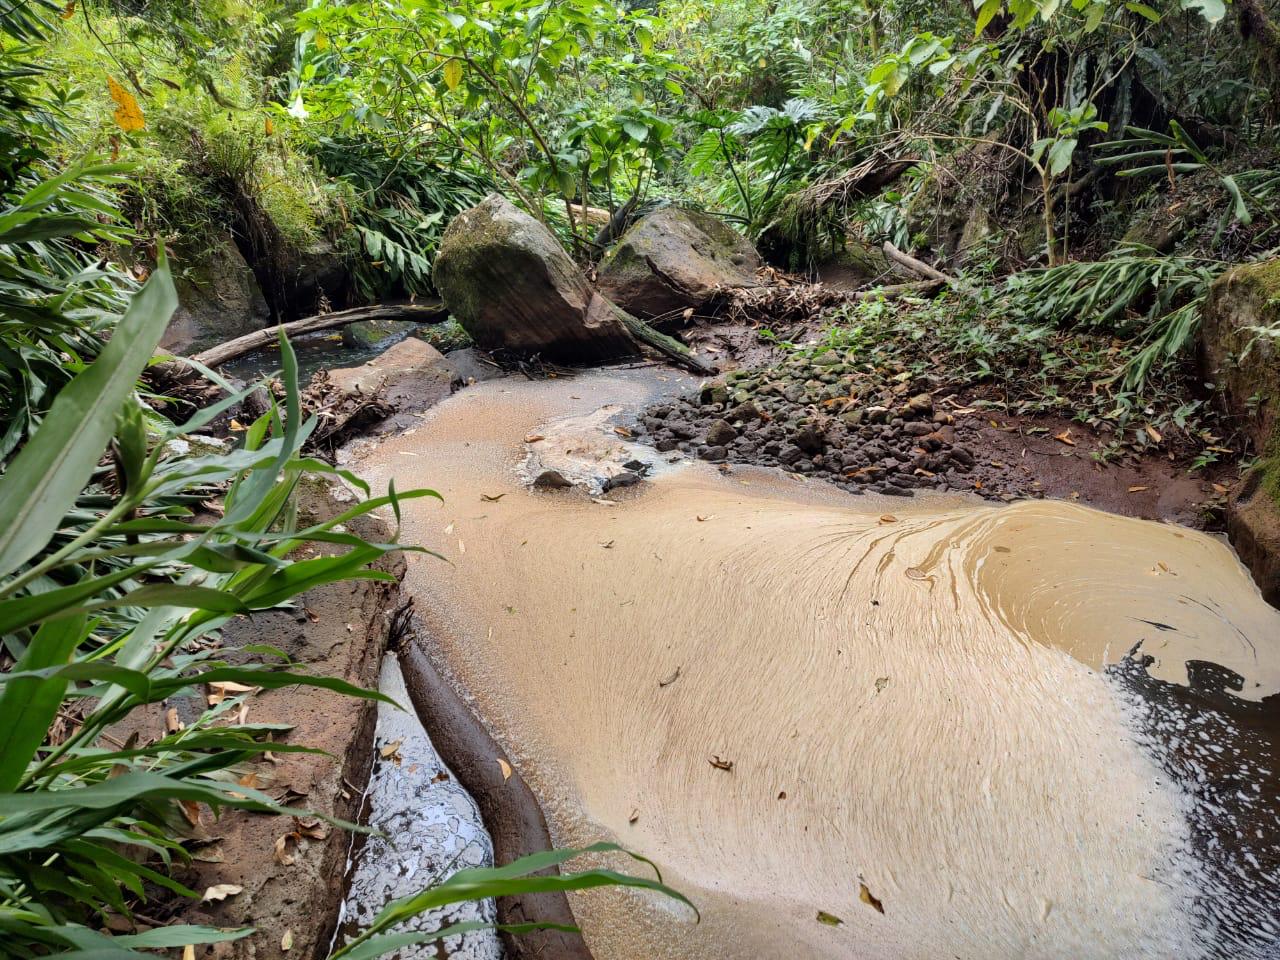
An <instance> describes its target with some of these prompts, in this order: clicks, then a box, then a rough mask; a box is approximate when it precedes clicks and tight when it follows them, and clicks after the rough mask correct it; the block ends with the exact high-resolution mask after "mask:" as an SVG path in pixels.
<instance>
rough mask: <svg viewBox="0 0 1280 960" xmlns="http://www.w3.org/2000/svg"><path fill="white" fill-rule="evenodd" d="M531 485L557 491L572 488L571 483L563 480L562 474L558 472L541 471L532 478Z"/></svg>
mask: <svg viewBox="0 0 1280 960" xmlns="http://www.w3.org/2000/svg"><path fill="white" fill-rule="evenodd" d="M533 485H534V486H535V487H542V488H544V489H558V488H564V487H572V486H573V484H572V483H570V482H569V481H568V480H566V479H565V476H564V474H563V473H561V472H560V471H559V470H543V471H542V472H541V473H540V474H538V475H537V476H536V477H534V478H533Z"/></svg>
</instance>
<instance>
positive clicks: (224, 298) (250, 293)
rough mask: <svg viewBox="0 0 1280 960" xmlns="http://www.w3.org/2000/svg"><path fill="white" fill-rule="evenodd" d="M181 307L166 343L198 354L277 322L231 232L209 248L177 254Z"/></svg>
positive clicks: (182, 250) (181, 250)
mask: <svg viewBox="0 0 1280 960" xmlns="http://www.w3.org/2000/svg"><path fill="white" fill-rule="evenodd" d="M174 262H175V264H176V271H175V275H174V280H173V283H174V287H176V288H177V291H178V309H177V310H176V311H174V314H173V319H172V320H170V321H169V326H168V328H167V329H166V330H165V333H164V338H163V339H162V340H161V341H160V345H161V346H162V347H163V348H164V349H166V350H169V351H171V352H173V353H181V354H185V353H194V352H196V351H198V350H202V349H204V348H205V347H211V346H213V345H214V344H218V343H223V342H225V341H227V340H232V339H234V338H236V337H239V336H243V335H244V334H246V333H252V332H253V331H254V330H261V329H262V328H263V327H265V326H266V325H267V324H269V323H270V322H271V310H270V308H269V307H268V306H267V301H266V298H265V297H263V295H262V289H261V288H260V287H259V286H258V281H257V278H256V277H255V276H254V273H253V270H252V269H251V268H250V267H249V264H248V263H246V262H245V259H244V257H243V256H241V254H240V250H239V249H238V248H237V247H236V245H235V242H234V241H233V240H232V239H231V237H230V236H229V235H227V236H222V237H220V238H218V239H217V240H215V241H214V242H213V243H212V244H210V245H208V246H207V247H205V248H203V249H198V250H193V249H190V248H182V247H179V248H178V249H177V250H176V251H175V253H174Z"/></svg>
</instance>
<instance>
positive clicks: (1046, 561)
mask: <svg viewBox="0 0 1280 960" xmlns="http://www.w3.org/2000/svg"><path fill="white" fill-rule="evenodd" d="M647 389H648V387H647V386H646V385H645V384H644V383H643V382H642V380H641V379H639V378H633V379H621V378H619V377H618V376H616V375H596V376H588V377H582V378H579V379H577V380H574V381H571V382H550V383H543V384H526V383H514V382H512V381H502V382H496V383H490V384H484V385H481V386H479V387H473V388H469V389H467V390H465V391H463V392H461V393H459V394H458V395H456V396H455V397H453V398H452V399H451V400H449V401H447V402H446V403H445V404H443V405H441V406H440V407H439V408H437V409H436V411H435V412H434V413H433V414H432V416H431V417H430V418H429V420H428V421H427V422H426V423H424V424H423V425H422V426H421V427H420V428H419V429H418V430H416V431H415V432H414V433H412V434H410V435H403V436H400V437H396V438H393V439H390V440H388V441H387V442H385V443H383V444H381V445H380V446H379V447H378V448H377V449H376V451H375V452H374V453H373V455H372V456H370V457H369V458H368V459H367V460H366V461H365V462H364V463H363V464H362V466H361V472H362V473H364V474H365V475H366V476H367V477H369V478H370V479H371V480H374V481H385V480H387V479H390V478H392V477H394V478H395V481H396V485H397V487H398V488H400V489H407V488H409V487H411V486H415V485H430V486H433V487H435V488H437V489H439V490H440V491H441V492H442V493H443V494H444V496H445V504H444V506H443V507H441V506H439V505H438V504H434V503H433V502H432V501H427V500H417V501H413V502H411V503H408V504H406V505H405V530H404V538H405V539H406V540H407V541H410V542H417V543H422V544H423V545H425V546H428V547H431V548H433V549H437V550H440V551H441V552H442V553H444V554H446V555H447V556H448V557H449V559H450V560H451V561H452V563H451V564H450V565H446V564H442V563H440V562H439V561H438V560H434V559H431V558H428V557H421V556H419V557H414V558H411V563H410V573H409V578H408V586H409V588H410V590H411V591H412V592H413V593H414V594H415V595H416V596H417V597H419V602H420V607H421V608H423V609H425V610H427V611H428V612H429V616H430V618H431V620H432V626H433V627H434V632H435V634H436V636H437V642H438V649H437V650H436V653H437V655H438V656H439V657H441V658H442V660H443V661H444V663H445V664H446V665H447V667H448V668H449V669H450V671H451V672H452V673H453V674H454V676H455V678H456V679H457V681H458V683H459V684H460V686H461V687H462V688H463V689H464V690H466V691H468V692H469V694H470V695H471V696H473V697H474V700H475V704H476V707H477V709H478V710H479V712H480V714H481V715H482V716H483V717H484V718H485V719H486V721H487V722H488V723H489V724H490V725H491V728H492V729H493V731H494V734H495V736H496V738H497V739H498V740H499V741H500V742H502V743H503V744H504V746H505V747H506V748H507V749H508V751H509V752H510V753H511V754H512V755H513V756H514V757H516V758H517V760H518V763H517V766H518V774H517V775H518V776H523V777H524V778H526V779H527V781H528V782H529V783H530V785H531V786H532V787H533V789H534V792H535V793H536V794H537V795H538V797H539V798H540V799H541V801H542V802H543V805H544V808H545V810H546V813H547V818H548V821H549V822H550V824H551V827H552V830H553V833H554V834H555V836H556V839H557V841H558V842H560V843H563V844H577V843H584V842H588V841H591V840H595V839H601V838H605V839H616V840H618V841H619V842H620V843H622V844H624V845H625V846H627V847H629V848H631V849H635V850H638V851H641V852H643V853H645V854H646V855H648V856H650V857H652V858H653V859H654V860H656V861H657V863H658V864H659V865H660V866H661V867H662V868H663V871H664V875H665V876H666V879H667V880H668V881H670V882H672V883H673V884H674V885H676V886H677V887H679V888H680V889H681V890H683V891H684V892H685V893H687V894H688V895H689V896H690V897H691V898H693V899H694V900H695V901H696V902H697V903H698V905H699V907H700V908H701V909H702V912H703V922H702V923H701V924H699V925H696V926H695V925H693V924H692V923H691V922H690V920H689V918H688V917H687V916H686V915H685V914H684V913H682V912H681V911H679V910H676V909H672V908H670V907H669V906H668V905H667V904H665V903H663V902H660V901H657V900H655V899H652V898H648V897H634V896H626V895H623V894H619V893H617V892H602V893H597V894H593V895H590V896H589V897H585V898H582V899H580V900H577V901H575V911H576V913H577V914H578V916H579V919H580V920H581V921H582V923H583V925H584V928H585V930H586V933H587V936H588V940H589V942H590V943H591V945H592V947H593V949H594V951H595V955H596V957H597V958H598V960H613V958H636V960H639V958H652V957H672V958H685V957H688V958H694V957H700V958H701V957H726V958H738V957H741V958H748V957H749V958H753V960H760V958H791V957H795V958H809V957H857V958H868V960H874V958H917V957H918V958H929V960H936V958H944V957H951V956H960V957H966V958H970V957H973V958H987V957H991V958H995V957H1063V958H1068V957H1069V958H1084V957H1116V956H1124V957H1145V956H1150V957H1178V956H1194V955H1195V948H1194V947H1193V946H1192V944H1193V943H1194V936H1193V934H1194V931H1193V930H1191V929H1190V925H1191V924H1192V923H1193V921H1192V919H1191V917H1190V914H1189V906H1190V902H1191V899H1192V897H1193V895H1194V893H1195V884H1196V881H1197V877H1196V875H1195V870H1194V866H1193V864H1192V861H1191V858H1190V857H1189V856H1188V855H1187V827H1186V825H1185V822H1184V817H1183V807H1182V798H1181V796H1180V794H1179V793H1178V791H1177V790H1176V789H1175V788H1174V787H1173V786H1171V785H1170V784H1168V783H1167V782H1166V780H1165V778H1164V777H1163V776H1162V775H1161V773H1160V772H1159V771H1158V770H1157V769H1156V768H1155V767H1154V766H1153V765H1152V764H1151V762H1149V761H1148V759H1146V755H1145V754H1144V752H1143V751H1141V750H1140V749H1138V747H1137V746H1136V745H1135V742H1134V739H1133V737H1134V734H1133V732H1132V731H1131V727H1130V724H1129V723H1128V721H1127V717H1126V714H1125V710H1124V706H1123V704H1122V703H1121V701H1120V699H1119V698H1118V697H1117V696H1116V695H1115V692H1114V689H1113V687H1112V686H1111V685H1109V684H1108V683H1106V682H1105V681H1104V679H1103V678H1102V676H1101V674H1100V672H1099V668H1100V667H1101V666H1102V665H1103V664H1105V663H1110V662H1114V661H1116V660H1117V659H1119V658H1120V657H1122V656H1123V655H1124V654H1125V653H1126V652H1127V651H1128V650H1129V649H1130V648H1132V647H1133V646H1134V644H1136V643H1138V642H1139V641H1141V643H1142V647H1141V649H1142V650H1143V651H1144V652H1146V653H1148V654H1150V655H1153V656H1155V657H1156V658H1157V660H1156V663H1155V664H1153V666H1152V672H1153V673H1156V674H1157V675H1158V676H1161V677H1162V678H1164V679H1169V680H1174V681H1180V682H1185V679H1186V667H1185V664H1186V661H1187V660H1188V659H1209V660H1213V661H1214V662H1217V663H1221V664H1223V665H1225V666H1228V667H1230V668H1231V669H1233V670H1235V671H1236V672H1237V673H1240V674H1241V675H1242V676H1244V677H1245V678H1246V682H1245V687H1246V689H1245V690H1244V691H1242V695H1243V696H1247V697H1249V698H1251V699H1257V698H1260V697H1262V696H1265V695H1267V694H1270V693H1274V692H1276V690H1277V689H1278V688H1280V658H1278V657H1277V652H1276V646H1277V642H1280V613H1277V612H1276V611H1275V610H1273V609H1271V608H1270V607H1267V606H1266V605H1265V604H1264V603H1263V602H1262V600H1261V599H1260V597H1259V596H1258V594H1257V591H1256V589H1255V588H1254V587H1253V585H1252V583H1251V582H1250V581H1249V579H1248V577H1247V574H1245V573H1244V571H1243V570H1242V568H1241V567H1240V566H1239V564H1238V563H1237V562H1236V561H1235V559H1234V557H1233V556H1232V555H1231V554H1230V552H1229V551H1228V550H1227V549H1226V548H1225V547H1224V546H1223V545H1221V544H1220V543H1218V542H1217V541H1215V540H1212V539H1211V538H1208V537H1205V536H1203V535H1200V534H1198V533H1194V532H1190V531H1186V530H1181V529H1178V528H1174V527H1168V526H1163V525H1159V524H1152V523H1144V522H1141V521H1135V520H1128V519H1123V518H1118V517H1113V516H1110V515H1106V514H1101V513H1098V512H1096V511H1092V510H1087V509H1085V508H1082V507H1078V506H1074V505H1069V504H1063V503H1054V502H1030V503H1023V504H1017V505H1012V506H1007V507H991V506H986V505H977V504H972V503H968V502H961V501H957V500H949V501H947V500H938V501H932V502H931V501H925V502H920V501H905V502H904V501H901V500H873V499H871V498H858V499H854V498H850V497H848V496H847V495H844V494H840V493H838V492H836V491H832V490H830V489H828V488H824V487H822V486H821V485H818V484H800V483H797V482H795V481H792V480H788V479H783V478H777V477H776V476H773V475H770V474H768V473H765V472H763V471H745V470H737V471H734V472H733V473H732V474H730V475H728V476H722V475H720V474H719V473H718V472H717V471H715V470H714V469H713V468H711V467H709V466H706V465H694V466H688V467H682V468H679V469H676V470H672V471H670V472H667V473H662V474H660V475H658V476H657V477H656V478H655V480H654V481H653V482H652V483H651V484H649V485H647V488H646V489H644V490H643V491H641V492H639V493H636V494H633V495H628V496H626V498H625V499H620V500H619V502H617V503H616V504H599V503H593V502H591V501H590V500H589V499H587V498H586V497H584V496H582V495H580V494H578V493H577V492H565V491H554V492H545V493H544V492H530V491H528V490H526V489H524V488H523V487H522V486H521V485H520V483H519V482H518V479H517V473H518V466H517V465H518V463H519V462H520V460H521V458H522V457H523V455H524V449H525V445H524V443H523V440H524V438H525V436H526V435H527V434H529V433H532V432H535V431H536V430H537V429H538V427H539V424H543V423H545V422H547V421H548V420H549V419H553V418H559V417H565V416H570V415H578V416H580V415H583V414H588V413H590V412H591V411H593V410H595V409H596V408H598V407H599V406H600V405H602V404H604V403H607V402H627V401H638V400H640V399H641V398H642V397H643V396H644V395H645V393H646V391H647ZM499 494H502V495H503V496H502V497H501V499H499V500H497V501H490V500H484V499H482V495H487V496H490V497H493V496H496V495H499ZM1153 624H1157V625H1159V626H1153ZM713 760H714V761H717V762H720V761H722V762H724V763H729V762H731V763H732V769H731V770H724V769H719V768H718V767H717V766H716V765H713V763H712V761H713ZM862 885H865V887H866V889H867V891H868V892H869V893H870V894H871V895H873V896H874V897H875V898H877V899H878V900H879V901H880V902H881V903H882V904H883V908H884V912H883V914H882V913H880V912H878V911H877V910H876V909H874V908H873V907H872V906H871V905H869V904H868V903H866V902H865V901H864V900H862V899H860V896H859V893H860V889H861V887H862ZM819 911H822V912H824V913H825V914H829V915H831V916H832V917H836V918H839V920H840V923H839V924H838V925H831V924H827V923H822V922H819V921H818V919H817V918H818V913H819Z"/></svg>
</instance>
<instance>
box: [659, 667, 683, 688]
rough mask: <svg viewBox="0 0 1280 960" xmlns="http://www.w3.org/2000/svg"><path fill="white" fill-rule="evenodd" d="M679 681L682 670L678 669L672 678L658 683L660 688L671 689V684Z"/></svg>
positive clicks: (672, 674)
mask: <svg viewBox="0 0 1280 960" xmlns="http://www.w3.org/2000/svg"><path fill="white" fill-rule="evenodd" d="M679 679H680V668H679V667H676V668H675V670H674V671H673V672H672V673H671V675H670V676H668V677H666V678H665V679H662V680H659V681H658V686H660V687H669V686H671V684H673V683H675V682H676V681H677V680H679Z"/></svg>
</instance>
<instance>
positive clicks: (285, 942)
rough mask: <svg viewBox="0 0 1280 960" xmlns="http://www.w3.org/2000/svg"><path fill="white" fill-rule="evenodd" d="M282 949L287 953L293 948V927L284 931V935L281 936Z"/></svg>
mask: <svg viewBox="0 0 1280 960" xmlns="http://www.w3.org/2000/svg"><path fill="white" fill-rule="evenodd" d="M280 949H281V950H284V951H285V952H286V953H287V952H288V951H290V950H292V949H293V929H292V928H290V929H288V930H286V931H285V932H284V936H283V937H281V938H280Z"/></svg>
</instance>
